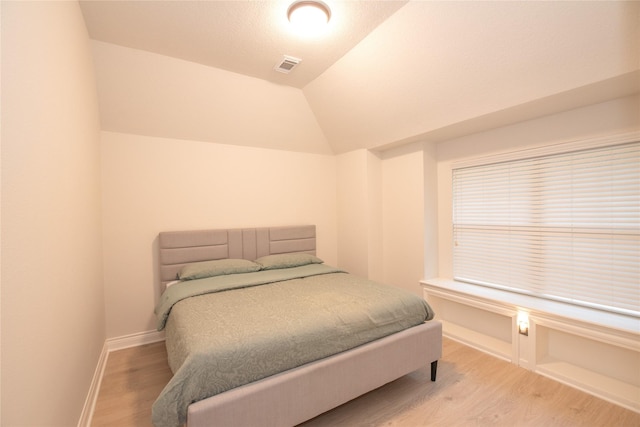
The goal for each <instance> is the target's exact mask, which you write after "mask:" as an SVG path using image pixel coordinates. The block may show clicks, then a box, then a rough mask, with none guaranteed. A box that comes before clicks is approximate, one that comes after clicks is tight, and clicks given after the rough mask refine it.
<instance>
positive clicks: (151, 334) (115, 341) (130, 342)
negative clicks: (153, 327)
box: [105, 331, 164, 352]
mask: <svg viewBox="0 0 640 427" xmlns="http://www.w3.org/2000/svg"><path fill="white" fill-rule="evenodd" d="M158 341H164V332H158V331H146V332H138V333H137V334H131V335H125V336H122V337H116V338H109V339H107V340H106V341H105V344H106V346H107V348H108V350H109V351H110V352H111V351H116V350H123V349H125V348H129V347H137V346H139V345H145V344H151V343H154V342H158Z"/></svg>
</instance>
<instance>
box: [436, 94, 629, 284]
mask: <svg viewBox="0 0 640 427" xmlns="http://www.w3.org/2000/svg"><path fill="white" fill-rule="evenodd" d="M638 129H640V95H634V96H628V97H625V98H619V99H615V100H612V101H608V102H603V103H599V104H595V105H591V106H588V107H584V108H578V109H574V110H569V111H566V112H563V113H559V114H553V115H549V116H545V117H540V118H538V119H535V120H528V121H525V122H521V123H516V124H513V125H511V126H504V127H500V128H496V129H493V130H491V131H487V132H482V133H477V134H473V135H469V136H466V137H462V138H458V139H454V140H450V141H446V142H442V143H439V144H438V166H437V168H438V203H437V212H438V213H437V216H438V233H439V239H438V247H439V250H438V253H439V264H438V270H439V271H438V276H439V277H444V278H451V277H452V274H453V273H452V272H453V268H452V253H453V250H452V246H451V244H452V243H451V242H452V240H453V237H452V223H451V215H452V211H451V163H452V162H454V161H456V160H461V159H463V158H469V157H477V156H485V155H489V154H492V153H494V154H495V153H499V152H505V151H514V150H517V149H525V148H528V147H534V146H539V145H547V144H552V143H561V142H567V141H573V140H579V139H588V138H595V137H598V136H606V135H611V134H615V133H623V132H629V131H632V130H638ZM433 277H436V276H433ZM426 278H429V277H426Z"/></svg>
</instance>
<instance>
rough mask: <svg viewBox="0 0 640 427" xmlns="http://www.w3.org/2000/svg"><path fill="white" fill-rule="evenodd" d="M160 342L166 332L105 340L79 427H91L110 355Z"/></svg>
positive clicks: (141, 333) (149, 332) (152, 332)
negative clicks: (117, 351) (118, 351)
mask: <svg viewBox="0 0 640 427" xmlns="http://www.w3.org/2000/svg"><path fill="white" fill-rule="evenodd" d="M158 341H164V332H158V331H146V332H139V333H137V334H131V335H125V336H122V337H116V338H108V339H107V340H105V342H104V346H103V347H102V353H100V358H99V359H98V365H97V366H96V370H95V372H94V373H93V380H92V381H91V386H90V387H89V393H88V394H87V399H86V400H85V402H84V407H83V408H82V413H81V414H80V420H79V421H78V427H89V426H90V425H91V420H92V418H93V411H94V410H95V408H96V402H97V400H98V393H99V392H100V384H102V377H103V376H104V370H105V368H106V367H107V360H108V359H109V353H111V352H112V351H116V350H123V349H125V348H130V347H137V346H139V345H145V344H151V343H154V342H158Z"/></svg>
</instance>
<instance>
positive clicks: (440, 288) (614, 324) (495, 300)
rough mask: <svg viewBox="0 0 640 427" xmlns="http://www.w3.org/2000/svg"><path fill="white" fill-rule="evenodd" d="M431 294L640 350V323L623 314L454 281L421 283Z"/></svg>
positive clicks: (432, 280)
mask: <svg viewBox="0 0 640 427" xmlns="http://www.w3.org/2000/svg"><path fill="white" fill-rule="evenodd" d="M420 283H421V285H422V286H423V287H424V288H425V289H428V291H429V293H430V294H434V295H437V294H438V293H443V294H446V297H447V298H448V299H452V298H454V299H455V298H460V299H462V300H464V301H466V302H474V303H475V304H474V305H476V306H478V304H480V305H482V304H491V305H492V306H493V307H494V309H495V308H498V309H499V308H500V307H502V308H503V309H504V310H505V311H513V310H517V311H524V312H527V313H529V315H530V316H531V315H533V316H536V317H538V318H543V319H547V320H549V321H554V320H556V321H562V322H563V323H566V324H575V325H576V326H577V327H580V328H586V329H588V330H590V331H591V333H596V334H598V335H602V337H601V338H603V339H604V340H605V341H611V342H612V343H613V344H616V345H623V346H625V347H627V348H630V349H634V350H640V319H639V318H636V317H632V316H625V315H623V314H616V313H610V312H605V311H602V310H597V309H592V308H588V307H581V306H578V305H573V304H567V303H562V302H558V301H551V300H545V299H541V298H536V297H532V296H528V295H522V294H517V293H514V292H508V291H503V290H500V289H493V288H489V287H486V286H480V285H473V284H469V283H463V282H458V281H455V280H453V279H443V278H433V279H425V280H422V281H420Z"/></svg>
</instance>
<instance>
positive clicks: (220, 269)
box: [178, 258, 260, 280]
mask: <svg viewBox="0 0 640 427" xmlns="http://www.w3.org/2000/svg"><path fill="white" fill-rule="evenodd" d="M258 270H260V265H258V264H256V263H255V262H253V261H249V260H247V259H233V258H230V259H216V260H213V261H202V262H194V263H192V264H187V265H185V266H184V267H182V269H181V270H180V273H178V278H179V279H180V280H194V279H203V278H205V277H213V276H222V275H224V274H235V273H251V272H253V271H258Z"/></svg>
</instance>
